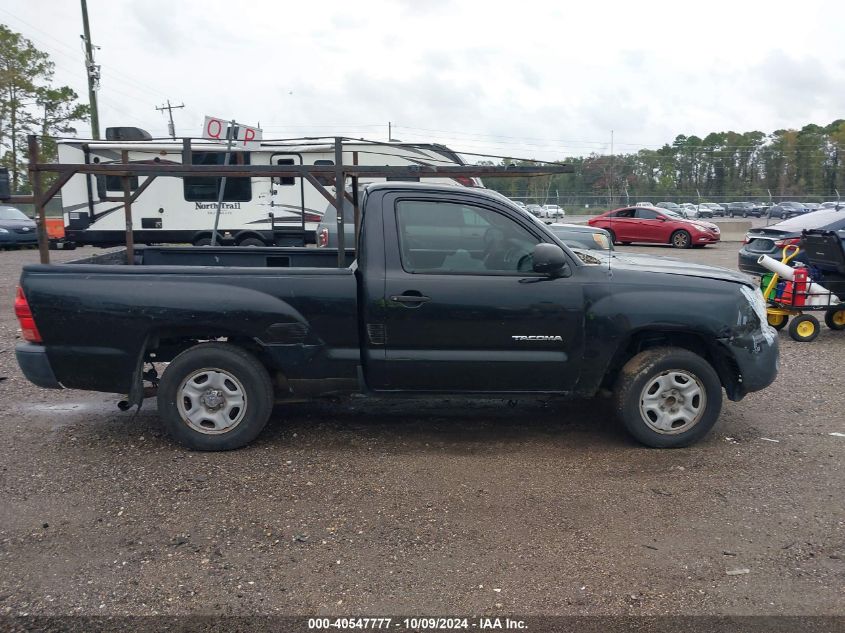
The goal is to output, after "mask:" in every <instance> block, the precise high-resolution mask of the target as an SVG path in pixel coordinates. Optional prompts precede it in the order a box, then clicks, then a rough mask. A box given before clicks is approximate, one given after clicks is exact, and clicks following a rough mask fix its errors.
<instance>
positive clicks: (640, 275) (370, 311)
mask: <svg viewBox="0 0 845 633" xmlns="http://www.w3.org/2000/svg"><path fill="white" fill-rule="evenodd" d="M362 206H363V221H362V227H361V235H360V242H359V245H358V249H357V257H356V258H354V261H353V251H352V250H350V251H349V253H348V254H347V262H348V266H347V267H345V268H338V267H337V261H338V252H337V250H332V249H304V248H250V249H245V248H240V249H239V248H232V247H186V248H179V247H168V248H157V247H146V248H141V249H138V250H137V252H136V254H135V265H134V266H128V265H125V264H124V263H123V260H122V258H125V253H123V252H120V253H111V254H109V253H107V254H103V255H99V256H95V257H92V258H89V259H83V260H79V261H76V262H72V263H67V264H59V265H30V266H26V267H25V268H24V270H23V274H22V277H21V288H20V290H19V293H18V297H17V300H16V306H15V307H16V312H17V314H18V318H19V320H20V322H21V330H22V334H23V338H24V339H26V340H27V341H28V342H25V343H21V344H20V345H19V346H18V348H17V359H18V363H19V364H20V366H21V368H22V369H23V372H24V373H25V374H26V376H27V378H28V379H29V380H31V381H32V382H33V383H35V384H37V385H39V386H41V387H53V388H60V387H65V388H70V389H88V390H94V391H105V392H114V393H121V394H128V398H127V401H128V403H129V404H130V405H136V404H137V405H140V403H141V400H142V399H143V398H144V397H145V396H152V395H153V394H154V393H155V394H157V398H158V411H159V416H160V418H161V419H162V421H163V423H164V425H165V427H166V428H167V429H168V431H169V432H170V433H171V434H172V435H173V436H174V437H175V438H176V439H177V440H179V441H181V442H182V443H184V444H185V445H187V446H189V447H191V448H194V449H200V450H225V449H233V448H237V447H240V446H243V445H244V444H246V443H248V442H250V441H251V440H252V439H254V438H255V437H256V436H257V435H258V434H259V433H260V432H261V430H262V428H263V427H264V426H265V424H266V423H267V420H268V418H269V416H270V413H271V410H272V408H273V406H274V403H276V402H278V401H280V400H284V399H303V398H310V397H314V396H317V395H322V394H330V393H331V394H336V393H340V392H350V391H358V392H366V393H374V394H414V395H419V394H443V393H450V394H468V395H471V394H488V395H489V394H501V395H505V394H507V395H508V396H509V397H510V396H511V395H512V394H521V395H524V394H545V395H561V396H570V397H591V396H595V395H596V394H598V393H600V392H605V391H606V390H610V391H612V392H613V397H614V398H615V409H616V411H617V413H618V416H619V417H620V418H621V421H622V422H623V423H624V424H625V426H626V427H627V429H628V430H629V432H630V433H631V434H633V436H634V437H636V438H637V439H638V440H639V441H641V442H643V443H644V444H647V445H649V446H655V447H675V446H685V445H688V444H690V443H692V442H694V441H696V440H698V439H699V438H701V437H702V436H703V435H705V434H706V433H707V432H708V430H709V429H710V428H712V426H713V424H714V423H715V422H716V419H717V418H718V416H719V412H720V409H721V406H722V389H723V388H724V390H725V392H726V393H727V396H728V398H730V399H731V400H739V399H740V398H742V397H743V396H744V395H745V394H746V393H748V392H750V391H755V390H758V389H763V388H764V387H766V386H767V385H769V384H770V383H771V382H772V381H773V380H774V378H775V375H776V373H777V364H778V345H777V338H776V335H775V331H774V330H773V329H772V328H771V327H769V326H768V325H767V323H766V318H765V306H764V304H763V301H762V296H761V294H760V291H759V290H758V289H757V288H756V287H755V286H754V285H753V284H752V283H751V281H750V278H747V277H745V276H744V275H742V274H740V273H737V272H732V271H729V270H726V269H721V268H713V267H709V266H700V265H695V264H688V263H682V262H675V261H673V260H669V259H664V258H645V257H641V256H639V257H631V258H627V257H626V256H624V255H614V256H613V257H610V258H607V257H601V258H599V257H594V256H592V255H590V254H589V253H587V252H586V251H573V250H572V249H570V248H568V247H567V246H565V245H564V244H562V243H561V242H560V241H559V240H558V239H557V238H556V237H555V236H554V234H553V233H551V232H550V231H549V230H548V229H547V228H546V227H544V226H542V224H541V223H538V222H536V221H535V220H533V219H532V218H530V217H528V216H527V215H526V214H525V213H524V212H523V211H522V210H520V209H519V208H518V207H516V206H514V205H513V204H512V203H510V202H509V201H507V200H506V199H505V198H503V197H502V196H500V195H498V194H496V193H493V192H490V191H486V190H482V189H467V188H457V187H455V188H452V187H448V186H432V185H422V184H416V183H395V182H391V183H384V184H380V185H372V186H370V187H368V189H367V191H366V193H365V195H364V198H363V203H362ZM162 367H164V372H163V374H162V375H161V376H160V377H159V375H158V373H157V371H156V368H158V369H159V370H160V369H161V368H162Z"/></svg>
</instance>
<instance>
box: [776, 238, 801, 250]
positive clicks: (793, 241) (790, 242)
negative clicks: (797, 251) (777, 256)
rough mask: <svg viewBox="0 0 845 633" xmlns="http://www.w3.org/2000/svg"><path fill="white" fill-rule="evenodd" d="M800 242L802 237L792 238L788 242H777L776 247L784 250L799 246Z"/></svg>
mask: <svg viewBox="0 0 845 633" xmlns="http://www.w3.org/2000/svg"><path fill="white" fill-rule="evenodd" d="M800 241H801V238H800V237H792V238H790V239H788V240H775V246H777V247H778V248H783V247H784V246H792V245H793V244H795V245H797V244H798V243H799V242H800Z"/></svg>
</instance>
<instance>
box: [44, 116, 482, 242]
mask: <svg viewBox="0 0 845 633" xmlns="http://www.w3.org/2000/svg"><path fill="white" fill-rule="evenodd" d="M107 138H118V139H122V140H105V141H94V140H81V139H70V140H61V141H59V142H58V152H59V163H60V164H80V163H81V164H91V163H93V164H101V165H108V164H116V163H120V162H121V161H122V152H123V151H124V150H125V151H127V152H128V160H129V162H130V163H145V164H151V163H160V164H181V163H182V149H183V148H182V142H181V141H180V140H170V139H166V140H153V139H151V138H150V136H149V134H147V133H146V132H144V131H143V130H139V129H137V128H109V129H107ZM127 139H139V140H127ZM191 154H192V163H193V164H195V165H222V164H223V162H224V160H225V154H226V147H225V145H223V144H220V143H215V142H208V141H192V142H191ZM353 156H355V157H356V158H357V162H358V164H359V165H376V166H384V165H391V166H394V165H395V166H408V165H438V166H447V165H463V164H464V162H463V161H462V159H461V158H460V156H458V155H457V154H456V153H454V152H453V151H452V150H450V149H449V148H447V147H445V146H443V145H435V144H408V143H398V142H390V143H379V142H370V141H363V140H362V141H348V142H347V141H344V144H343V162H344V163H345V164H348V165H349V164H352V163H353ZM229 164H232V165H333V164H334V143H333V142H332V141H330V140H329V139H320V140H309V139H301V140H293V141H276V142H273V141H267V142H262V143H261V144H260V147H259V149H257V150H251V151H242V150H238V151H233V152H232V154H231V157H230V160H229ZM145 179H146V178H145V177H143V176H142V177H133V178H132V180H131V189H132V190H133V191H134V190H135V189H137V188H138V187H139V186H141V185H143V183H144V181H145ZM318 179H319V177H318ZM402 179H403V180H408V179H409V178H402ZM377 180H384V179H383V178H372V179H364V178H361V179H360V182H361V184H362V185H363V184H366V183H367V182H374V181H377ZM431 180H432V181H434V182H448V183H450V184H455V182H456V181H457V182H458V183H459V184H462V185H466V186H482V185H481V181H480V180H479V179H477V178H464V177H460V178H457V177H456V178H455V179H452V178H432V179H431ZM325 184H326V185H327V188H328V189H329V191H331V192H334V187H333V186H331V185H333V184H334V178H333V177H332V178H327V179H325ZM219 186H220V178H214V177H192V176H191V177H188V176H186V177H161V176H160V177H157V178H156V179H155V180H154V181H153V182H152V183H150V185H149V186H148V187H147V189H146V190H145V191H143V192H141V194H140V195H139V196H138V198H137V200H136V201H135V202H133V203H132V228H133V233H134V240H135V242H136V243H141V244H164V243H180V244H182V243H190V244H195V245H205V244H210V242H211V232H212V228H213V226H214V216H215V213H216V211H217V197H218V193H219ZM122 196H123V181H122V178H121V177H119V176H94V175H90V174H77V175H75V176H73V177H72V178H71V179H70V180H69V181H68V183H67V184H66V185H65V186H64V187H63V188H62V207H63V213H64V223H65V239H66V241H68V242H72V243H75V244H95V245H100V246H110V245H117V244H122V243H123V242H124V241H125V237H126V220H125V216H124V212H123V203H122V201H119V200H117V198H121V197H122ZM325 208H326V199H325V198H324V197H323V196H322V195H321V194H320V193H319V192H318V191H317V189H315V188H314V186H313V185H311V183H309V182H308V181H307V180H306V179H305V178H295V177H282V178H278V177H277V178H272V179H271V178H269V177H254V178H228V179H227V181H226V187H225V191H224V196H223V203H222V210H221V213H220V225H219V236H220V243H221V244H236V245H242V246H258V245H279V246H295V245H303V244H305V243H313V242H314V232H315V229H316V227H317V224H318V223H319V221H320V219H321V218H322V214H323V212H324V210H325Z"/></svg>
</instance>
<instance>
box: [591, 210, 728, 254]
mask: <svg viewBox="0 0 845 633" xmlns="http://www.w3.org/2000/svg"><path fill="white" fill-rule="evenodd" d="M587 224H589V225H590V226H597V227H599V228H601V229H605V230H606V231H607V232H608V233H610V238H611V239H612V240H613V243H614V244H630V243H631V242H651V243H654V244H671V245H672V246H674V247H675V248H690V247H693V246H696V247H701V246H706V245H707V244H715V243H716V242H718V241H719V227H718V226H716V225H715V224H713V223H712V222H702V221H700V220H687V219H686V218H683V217H681V216H680V215H678V214H677V213H674V212H672V211H669V210H667V209H658V208H657V207H625V208H623V209H615V210H613V211H608V212H607V213H602V214H601V215H598V216H596V217H594V218H592V219H591V220H590V221H589V222H587Z"/></svg>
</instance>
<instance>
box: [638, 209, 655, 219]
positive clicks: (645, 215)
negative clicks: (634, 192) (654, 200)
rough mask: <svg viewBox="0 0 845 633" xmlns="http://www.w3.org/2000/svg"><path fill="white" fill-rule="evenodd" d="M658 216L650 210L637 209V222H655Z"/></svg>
mask: <svg viewBox="0 0 845 633" xmlns="http://www.w3.org/2000/svg"><path fill="white" fill-rule="evenodd" d="M658 216H659V214H658V213H657V212H656V211H652V210H651V209H637V219H638V220H656V219H657V218H658Z"/></svg>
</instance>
